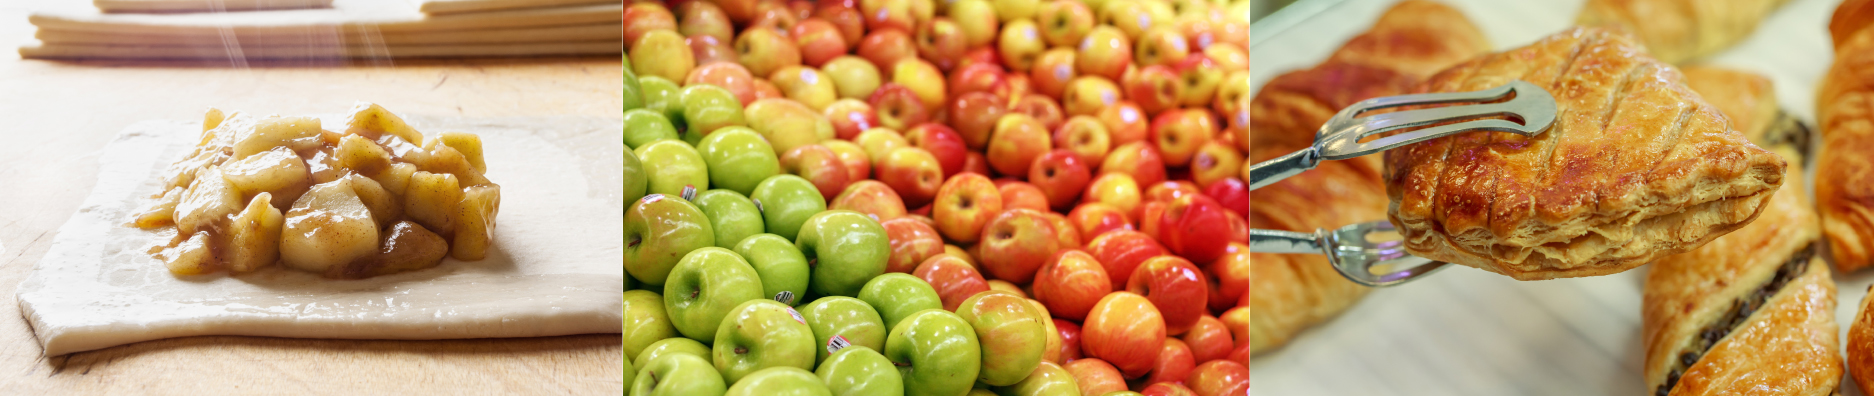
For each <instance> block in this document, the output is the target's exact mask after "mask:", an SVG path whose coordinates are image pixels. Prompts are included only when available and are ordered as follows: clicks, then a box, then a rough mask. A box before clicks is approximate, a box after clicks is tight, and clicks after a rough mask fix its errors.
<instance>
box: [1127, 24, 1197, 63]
mask: <svg viewBox="0 0 1874 396" xmlns="http://www.w3.org/2000/svg"><path fill="white" fill-rule="evenodd" d="M1134 50H1135V51H1136V52H1135V53H1133V56H1132V59H1134V60H1137V61H1138V65H1139V66H1151V65H1175V64H1177V63H1178V62H1180V61H1183V60H1184V58H1185V57H1188V56H1190V55H1191V47H1190V44H1189V43H1188V42H1186V41H1185V39H1184V33H1183V32H1180V31H1179V29H1178V28H1176V27H1173V26H1169V25H1166V26H1155V27H1152V28H1151V29H1150V30H1146V31H1145V33H1144V35H1142V36H1140V37H1139V45H1137V46H1136V48H1134Z"/></svg>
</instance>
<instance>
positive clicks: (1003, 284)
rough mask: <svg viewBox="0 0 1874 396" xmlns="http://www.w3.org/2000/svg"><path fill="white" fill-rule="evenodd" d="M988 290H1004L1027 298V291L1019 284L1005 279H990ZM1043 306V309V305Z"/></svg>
mask: <svg viewBox="0 0 1874 396" xmlns="http://www.w3.org/2000/svg"><path fill="white" fill-rule="evenodd" d="M989 290H1001V291H1005V292H1009V293H1014V294H1015V295H1018V296H1022V298H1028V292H1025V291H1022V287H1021V286H1016V285H1015V284H1014V283H1009V281H1005V280H1001V279H990V280H989ZM1036 305H1040V304H1036ZM1043 308H1044V309H1045V307H1043Z"/></svg>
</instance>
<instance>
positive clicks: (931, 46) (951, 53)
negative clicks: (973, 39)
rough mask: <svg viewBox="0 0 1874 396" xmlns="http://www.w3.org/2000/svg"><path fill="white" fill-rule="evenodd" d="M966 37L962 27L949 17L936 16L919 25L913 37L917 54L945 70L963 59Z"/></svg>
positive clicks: (966, 46)
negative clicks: (928, 21)
mask: <svg viewBox="0 0 1874 396" xmlns="http://www.w3.org/2000/svg"><path fill="white" fill-rule="evenodd" d="M968 39H969V38H968V37H964V35H963V28H962V27H961V26H958V25H957V23H956V22H954V21H951V20H950V18H936V19H932V20H931V21H930V23H926V24H923V25H919V26H918V27H917V34H916V35H914V38H913V40H914V41H915V42H916V43H917V54H918V56H920V57H923V58H924V59H926V60H929V61H930V62H931V63H932V64H934V65H936V66H937V68H938V69H942V70H946V71H947V70H950V69H951V68H954V67H956V66H957V63H958V62H960V61H962V60H963V50H964V49H967V48H968V46H969V43H968V42H967V41H968Z"/></svg>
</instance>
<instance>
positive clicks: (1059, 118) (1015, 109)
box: [1009, 95, 1067, 144]
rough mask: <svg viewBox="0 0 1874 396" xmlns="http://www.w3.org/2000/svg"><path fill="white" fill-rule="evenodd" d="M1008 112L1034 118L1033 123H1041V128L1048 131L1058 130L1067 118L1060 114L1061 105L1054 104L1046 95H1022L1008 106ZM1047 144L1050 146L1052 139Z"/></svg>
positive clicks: (1052, 99)
mask: <svg viewBox="0 0 1874 396" xmlns="http://www.w3.org/2000/svg"><path fill="white" fill-rule="evenodd" d="M1009 112H1012V113H1017V114H1024V115H1027V116H1028V117H1029V118H1034V119H1035V121H1040V122H1041V127H1042V128H1046V129H1047V130H1049V131H1052V130H1054V129H1055V128H1059V127H1060V126H1061V123H1062V122H1064V121H1066V118H1067V116H1066V115H1065V114H1063V113H1062V112H1061V105H1060V104H1058V103H1055V102H1054V98H1051V97H1048V96H1047V95H1022V97H1021V98H1020V99H1016V100H1015V103H1013V104H1010V105H1009ZM1049 142H1050V143H1049V144H1052V142H1053V139H1051V138H1050V139H1049Z"/></svg>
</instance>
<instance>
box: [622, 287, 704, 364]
mask: <svg viewBox="0 0 1874 396" xmlns="http://www.w3.org/2000/svg"><path fill="white" fill-rule="evenodd" d="M653 294H655V293H653ZM663 304H664V301H663V297H658V301H657V305H660V306H661V305H663ZM672 331H674V330H672ZM709 354H710V352H709V346H707V345H703V343H701V342H696V340H692V339H689V338H684V337H683V336H672V337H670V338H665V339H662V340H657V341H656V342H652V343H651V345H650V346H648V347H645V348H644V351H643V352H639V353H638V356H637V357H636V358H634V359H631V366H632V367H637V368H638V373H639V374H643V373H644V371H645V369H644V368H645V367H648V366H650V364H651V362H653V361H656V360H657V359H662V358H664V357H665V356H669V355H690V356H695V357H697V358H699V359H703V362H705V363H707V362H709V359H710V356H709ZM710 370H712V371H713V370H715V366H714V365H711V366H710ZM718 377H720V376H718Z"/></svg>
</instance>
